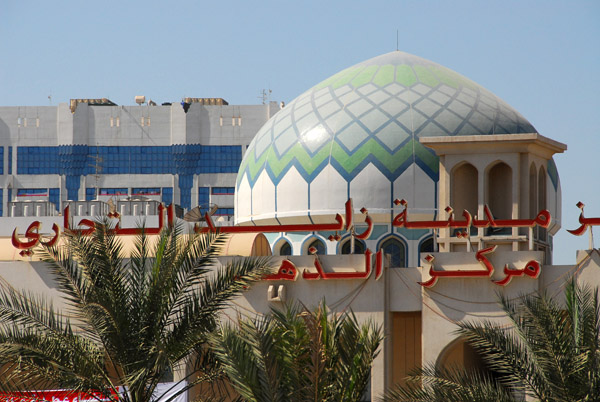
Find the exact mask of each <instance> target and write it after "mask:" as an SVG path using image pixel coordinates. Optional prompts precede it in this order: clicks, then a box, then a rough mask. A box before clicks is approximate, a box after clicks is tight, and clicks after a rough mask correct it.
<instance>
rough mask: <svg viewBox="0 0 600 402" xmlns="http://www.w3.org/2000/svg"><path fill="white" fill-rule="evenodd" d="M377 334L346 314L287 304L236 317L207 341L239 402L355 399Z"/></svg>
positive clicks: (368, 370) (363, 385)
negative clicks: (248, 316)
mask: <svg viewBox="0 0 600 402" xmlns="http://www.w3.org/2000/svg"><path fill="white" fill-rule="evenodd" d="M381 340H382V335H381V330H380V329H379V328H377V327H375V326H374V325H373V324H370V323H368V324H363V325H360V324H359V323H358V322H357V320H356V317H355V316H354V315H353V314H352V313H345V314H341V315H339V316H338V315H335V314H330V315H329V317H328V314H327V308H326V307H325V304H324V303H323V304H322V305H321V306H320V307H319V308H318V309H316V310H315V311H308V310H307V309H306V308H305V307H302V306H300V305H289V306H286V308H285V309H284V310H282V311H279V310H276V309H273V310H272V311H271V312H270V314H268V315H266V316H264V317H262V318H255V319H252V320H248V319H245V320H244V319H240V320H239V322H238V324H237V325H236V326H224V327H222V328H221V331H220V333H219V335H218V336H214V337H213V343H214V345H215V354H216V355H217V357H218V358H219V360H220V361H221V362H222V364H223V369H224V371H225V373H226V374H227V375H228V377H229V380H230V382H231V384H232V385H233V387H234V388H235V389H236V391H238V393H239V394H240V395H241V398H242V400H244V401H255V402H275V401H323V402H326V401H359V400H361V397H362V396H363V395H364V393H365V390H366V388H367V386H368V384H369V380H370V373H371V365H372V363H373V360H374V359H375V357H376V356H377V354H378V347H379V344H380V343H381Z"/></svg>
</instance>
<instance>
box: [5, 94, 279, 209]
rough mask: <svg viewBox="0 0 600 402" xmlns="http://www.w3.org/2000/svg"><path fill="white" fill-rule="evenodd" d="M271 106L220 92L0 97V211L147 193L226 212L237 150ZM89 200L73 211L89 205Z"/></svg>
mask: <svg viewBox="0 0 600 402" xmlns="http://www.w3.org/2000/svg"><path fill="white" fill-rule="evenodd" d="M278 109H279V106H278V105H277V104H275V103H274V102H271V103H269V104H266V105H229V104H228V103H227V102H226V101H224V100H223V99H220V98H216V99H215V98H185V99H184V100H183V102H181V103H173V104H171V103H164V104H163V105H156V104H155V103H154V102H152V101H149V102H148V103H147V104H144V105H137V106H118V105H115V104H114V103H113V102H111V101H110V100H108V99H72V100H71V103H70V104H66V103H63V104H60V105H58V106H28V107H0V174H1V175H0V181H1V183H0V191H2V193H1V199H2V204H1V206H0V210H1V216H4V217H9V216H24V215H25V216H27V215H29V216H35V215H38V216H40V215H41V216H44V215H45V216H51V215H58V214H59V213H60V212H61V211H62V210H63V209H64V203H65V202H67V201H93V200H99V201H103V202H106V201H108V200H111V199H112V200H113V202H116V201H118V200H127V199H138V200H139V199H148V200H156V201H161V202H164V203H166V204H171V203H175V204H177V205H179V206H181V207H182V208H183V209H184V210H189V209H191V208H192V207H195V206H197V205H207V204H210V203H212V204H217V205H218V206H219V209H218V210H217V211H216V214H217V215H219V216H222V217H224V218H225V219H226V220H230V219H232V218H233V191H234V187H235V177H236V174H237V171H238V167H239V164H240V162H241V159H242V155H243V153H244V151H245V150H246V147H247V146H248V144H249V142H250V141H251V140H252V138H253V137H254V134H256V132H257V131H258V129H259V128H260V127H261V126H262V125H263V124H264V123H265V122H266V121H267V120H268V119H269V118H270V117H271V116H272V115H274V114H275V113H276V112H277V110H278ZM89 209H90V206H89V205H84V206H83V209H82V211H81V214H88V215H94V214H93V213H91V212H92V211H89ZM94 212H95V211H94ZM124 212H126V214H132V213H133V211H124ZM139 213H142V211H141V209H140V212H139Z"/></svg>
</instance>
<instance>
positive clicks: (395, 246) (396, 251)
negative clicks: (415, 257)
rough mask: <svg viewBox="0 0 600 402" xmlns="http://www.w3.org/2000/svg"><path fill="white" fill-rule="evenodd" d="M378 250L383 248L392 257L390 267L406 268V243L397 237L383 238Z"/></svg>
mask: <svg viewBox="0 0 600 402" xmlns="http://www.w3.org/2000/svg"><path fill="white" fill-rule="evenodd" d="M377 249H378V250H383V252H384V254H385V255H386V256H389V258H390V268H405V267H406V265H407V264H406V261H407V254H406V245H405V244H404V243H403V242H402V241H401V240H400V239H398V238H397V237H388V238H387V239H385V240H383V241H382V242H381V243H380V244H379V247H378V248H377Z"/></svg>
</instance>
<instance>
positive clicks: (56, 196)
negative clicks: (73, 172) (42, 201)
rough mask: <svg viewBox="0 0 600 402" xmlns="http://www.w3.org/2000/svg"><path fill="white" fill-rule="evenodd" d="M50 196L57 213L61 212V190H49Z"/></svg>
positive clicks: (49, 198) (49, 199)
mask: <svg viewBox="0 0 600 402" xmlns="http://www.w3.org/2000/svg"><path fill="white" fill-rule="evenodd" d="M48 191H49V194H50V195H49V196H48V201H50V202H51V203H53V204H54V206H55V207H56V210H57V211H60V189H59V188H51V189H48Z"/></svg>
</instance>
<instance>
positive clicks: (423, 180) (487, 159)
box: [0, 52, 600, 400]
mask: <svg viewBox="0 0 600 402" xmlns="http://www.w3.org/2000/svg"><path fill="white" fill-rule="evenodd" d="M100 102H102V101H100ZM185 103H186V104H188V106H189V108H187V109H186V108H185V106H186V105H185V104H184V105H180V104H177V105H164V106H133V107H120V106H116V105H92V104H86V103H85V102H79V103H77V102H75V105H76V106H77V107H76V108H75V109H74V110H73V108H69V107H68V105H60V106H58V108H42V107H40V108H0V118H1V121H2V122H3V123H1V124H2V126H0V133H1V134H2V140H3V141H5V139H6V142H4V143H3V146H2V148H0V150H1V153H0V156H1V157H2V158H3V159H2V164H0V165H1V166H2V169H3V171H2V180H4V181H3V182H2V191H3V193H2V194H3V195H2V197H3V200H4V201H3V202H4V203H3V216H4V217H3V218H2V221H3V222H5V223H6V224H5V225H2V227H1V228H0V243H1V244H2V246H3V247H0V250H2V252H1V255H0V260H2V261H4V262H5V263H4V264H2V265H0V268H1V269H2V270H1V271H0V275H1V276H2V277H3V278H4V279H5V280H6V281H7V282H9V283H11V284H12V285H13V286H15V287H17V288H28V289H37V290H39V291H42V292H46V293H48V294H50V295H53V291H52V289H51V286H50V285H48V284H47V283H46V282H45V281H44V279H43V275H41V274H40V273H39V272H40V270H41V268H40V265H39V264H40V263H39V262H36V260H35V255H34V256H32V255H29V254H27V253H23V254H21V253H20V251H19V250H18V249H15V248H14V247H13V246H12V245H11V239H10V236H11V234H12V233H13V231H15V232H16V233H17V234H18V235H20V236H26V234H24V233H23V231H22V230H21V231H19V230H17V229H15V228H16V227H21V228H24V227H27V226H28V225H29V224H30V223H31V221H32V219H35V220H37V221H40V222H41V227H44V228H50V227H52V224H53V223H58V224H59V225H61V224H63V223H64V222H68V220H66V219H65V217H64V216H63V217H58V216H51V214H47V215H49V216H43V215H44V214H42V213H41V212H40V213H38V210H37V209H34V208H32V207H33V206H34V204H35V201H36V200H40V201H44V202H49V203H52V204H53V205H56V206H58V204H59V203H60V205H61V207H62V206H65V205H69V206H73V207H74V208H73V209H70V212H69V215H70V217H72V218H73V224H74V225H75V226H76V225H77V222H78V220H77V219H79V218H81V217H89V216H94V215H98V214H101V213H103V212H106V211H108V210H109V206H107V205H108V204H109V203H112V205H110V208H113V209H116V211H117V212H120V213H121V212H125V213H121V215H122V219H123V223H124V226H126V227H133V226H135V221H134V218H136V217H138V218H139V217H140V216H144V217H145V218H146V219H147V223H148V225H149V226H150V227H155V225H156V223H157V221H158V216H157V214H158V213H162V212H158V211H161V209H157V208H154V207H152V206H150V207H148V205H150V204H148V202H149V201H148V200H150V201H154V202H158V201H162V202H165V203H170V202H173V203H175V204H178V205H180V206H181V207H183V208H184V209H191V208H193V207H195V206H197V205H209V204H211V203H212V204H217V205H218V207H219V208H231V209H233V211H234V212H235V221H232V220H225V219H221V218H220V217H219V215H223V213H224V212H225V213H226V214H225V215H229V212H231V211H229V210H227V211H219V210H218V209H217V210H216V211H217V212H215V215H213V217H212V218H209V219H211V220H210V221H209V222H205V223H199V225H200V230H212V229H211V228H212V227H213V226H222V227H223V226H225V227H227V229H222V230H228V231H230V232H231V233H233V234H232V237H231V239H230V241H229V243H228V245H227V248H226V250H227V252H226V253H225V254H226V255H224V256H223V257H222V258H223V259H230V258H232V257H236V256H238V257H239V256H241V257H243V256H248V255H273V257H272V258H273V263H274V265H275V267H276V270H275V273H274V274H273V275H271V276H270V277H268V278H267V279H266V280H264V281H262V282H260V283H258V284H257V285H255V286H253V287H252V288H251V289H250V290H249V291H247V292H245V293H244V296H243V297H241V298H239V299H238V300H237V301H236V302H235V303H234V304H233V305H232V306H231V310H232V311H226V312H225V314H224V319H227V317H236V316H237V313H241V314H245V315H253V314H262V313H266V312H268V311H269V310H270V309H271V308H273V307H275V308H277V307H278V306H281V303H285V302H294V301H299V302H302V303H303V304H304V305H306V306H316V305H317V304H319V303H320V302H321V300H323V299H325V300H326V302H327V305H328V307H329V308H330V309H331V311H332V312H334V313H335V312H340V311H347V310H348V309H352V311H354V313H355V314H356V316H357V317H358V319H359V320H361V321H367V320H370V321H372V322H374V323H376V324H377V325H379V326H381V327H382V328H383V330H384V333H385V335H386V338H385V341H384V343H383V345H382V349H381V353H380V354H379V356H378V357H377V359H376V361H375V363H374V366H373V370H372V380H371V387H370V391H369V395H368V396H367V397H366V399H369V400H375V399H376V398H377V397H378V396H380V395H381V394H382V393H383V392H384V390H385V389H387V388H388V387H390V386H392V385H394V384H397V383H402V382H403V381H404V377H405V376H406V374H407V373H408V372H410V371H411V369H412V368H414V367H415V366H419V365H422V364H425V363H434V364H437V365H446V364H459V365H463V366H469V367H473V366H475V365H476V363H477V356H475V355H474V352H473V350H472V349H469V347H468V346H467V345H466V344H465V343H464V342H463V341H462V340H461V339H460V338H458V337H457V336H456V335H455V333H454V331H455V329H456V328H457V326H456V323H457V322H459V321H461V320H471V321H478V320H491V321H493V322H496V323H498V324H499V325H505V324H507V319H506V317H505V316H504V315H503V313H502V310H501V308H500V307H499V305H498V303H497V301H498V300H497V295H498V294H502V295H504V296H507V297H509V298H513V297H517V296H518V295H520V294H524V293H533V292H536V291H548V292H551V294H556V295H557V297H561V294H562V293H561V292H562V291H563V285H564V283H565V281H566V280H567V278H569V277H570V276H573V275H574V276H576V277H577V278H578V279H579V280H580V281H583V282H586V283H589V284H592V285H595V286H598V285H600V275H599V274H598V272H600V271H599V270H598V268H600V254H599V253H598V252H597V251H596V250H587V251H579V252H578V253H577V256H576V260H575V261H574V263H573V264H571V265H564V266H557V265H553V264H552V238H553V236H554V235H555V234H556V233H557V232H558V231H559V230H561V226H562V222H561V208H562V206H561V192H560V180H559V176H558V172H557V170H556V165H555V164H554V161H553V156H554V155H556V154H559V153H562V152H564V151H565V150H566V145H564V144H561V143H559V142H556V141H554V140H552V139H549V138H546V137H544V136H543V135H542V134H540V133H538V132H537V130H536V129H535V127H534V126H533V125H532V124H531V123H530V122H529V121H527V120H526V119H525V118H524V117H523V116H522V115H521V114H520V113H519V112H518V111H516V110H515V109H514V108H512V107H510V106H509V105H507V104H506V103H505V102H504V101H502V100H501V99H499V98H498V97H497V96H495V95H494V94H492V93H490V92H489V91H487V90H486V89H485V88H483V87H481V86H480V85H478V84H476V83H474V82H472V81H470V80H469V79H467V78H465V77H463V76H461V75H460V74H458V73H456V72H453V71H451V70H449V69H447V68H445V67H443V66H440V65H438V64H436V63H433V62H431V61H428V60H424V59H422V58H419V57H417V56H413V55H409V54H406V53H403V52H392V53H389V54H385V55H381V56H378V57H375V58H373V59H370V60H367V61H365V62H362V63H359V64H357V65H355V66H352V67H349V68H347V69H345V70H343V71H341V72H340V73H338V74H335V75H333V76H332V77H330V78H328V79H326V80H325V81H323V82H321V83H319V84H317V85H316V86H314V87H313V88H311V89H309V90H307V91H306V92H304V93H303V94H301V95H300V96H299V97H298V98H296V99H295V100H293V101H292V102H290V103H289V104H288V105H287V106H285V107H284V108H282V109H281V110H279V109H280V107H279V106H277V105H276V104H269V105H263V106H229V105H204V104H202V102H185ZM25 119H26V120H25ZM46 121H47V123H46ZM45 124H48V129H44V127H46V126H45ZM246 145H247V147H246ZM242 155H243V158H242ZM19 197H28V198H26V201H27V202H25V201H23V202H21V203H20V204H19V203H18V202H16V201H15V200H18V199H19ZM135 197H146V199H145V201H144V202H147V204H145V205H142V204H138V203H139V202H141V201H140V200H139V199H136V198H135ZM127 198H128V199H127ZM24 200H25V199H24ZM69 200H74V201H69ZM75 200H77V202H81V203H83V204H77V203H75V204H73V202H75ZM86 200H88V201H87V203H86ZM92 200H94V201H92ZM111 200H113V201H111ZM350 200H351V202H350ZM28 202H29V203H30V204H28ZM127 202H129V204H127ZM15 203H17V204H19V205H17V206H15ZM119 203H121V204H119ZM25 206H30V207H29V208H28V209H27V211H26V212H25ZM136 206H137V207H136ZM92 207H94V210H93V211H94V212H98V213H92ZM19 208H21V209H19ZM36 208H37V207H36ZM121 208H122V209H121ZM55 210H56V211H57V213H58V211H62V209H58V208H55ZM19 211H22V212H19ZM40 211H41V210H40ZM127 219H129V220H127ZM232 225H233V226H232ZM568 226H569V228H571V227H576V226H579V224H578V223H576V222H570V223H568ZM202 227H204V228H205V229H202ZM584 229H586V228H584ZM45 230H46V231H48V229H45ZM236 231H237V233H236ZM584 231H585V230H584ZM589 232H590V233H591V229H589ZM40 233H41V232H40ZM277 267H279V270H277ZM24 272H25V273H26V274H24ZM183 378H185V373H174V380H176V381H177V380H178V379H183Z"/></svg>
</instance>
